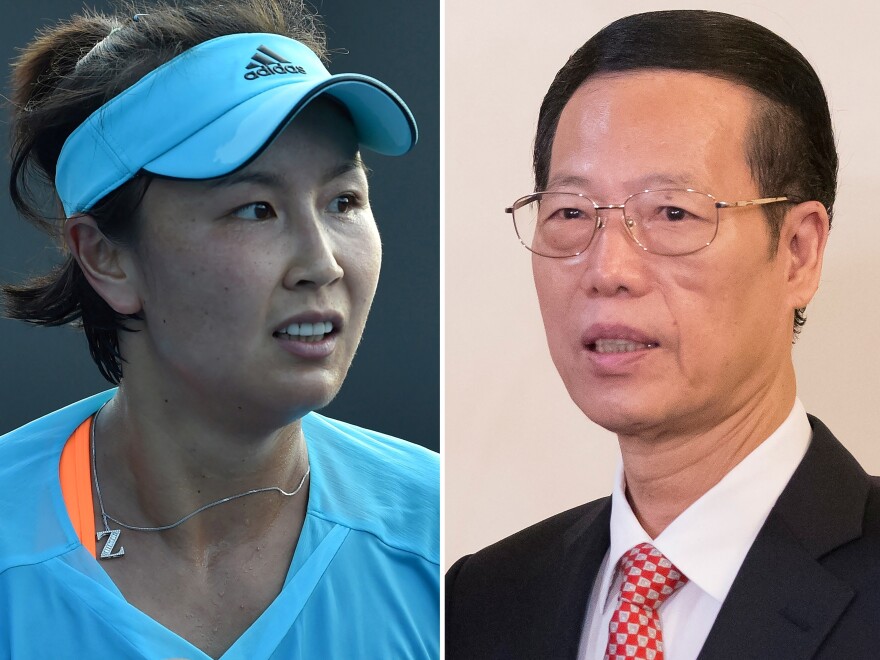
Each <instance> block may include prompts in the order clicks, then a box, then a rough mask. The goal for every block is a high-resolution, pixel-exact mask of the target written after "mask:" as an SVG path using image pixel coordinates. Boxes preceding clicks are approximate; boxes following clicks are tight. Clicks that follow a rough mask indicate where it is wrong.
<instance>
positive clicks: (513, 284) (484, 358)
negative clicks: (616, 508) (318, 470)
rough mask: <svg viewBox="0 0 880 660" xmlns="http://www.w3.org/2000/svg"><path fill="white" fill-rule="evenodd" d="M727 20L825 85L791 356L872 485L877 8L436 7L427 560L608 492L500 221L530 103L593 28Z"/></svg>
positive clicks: (879, 80)
mask: <svg viewBox="0 0 880 660" xmlns="http://www.w3.org/2000/svg"><path fill="white" fill-rule="evenodd" d="M670 8H691V9H714V10H719V11H726V12H730V13H734V14H738V15H740V16H745V17H747V18H750V19H752V20H755V21H757V22H758V23H761V24H762V25H765V26H766V27H768V28H770V29H771V30H773V31H775V32H777V33H778V34H780V35H782V36H783V37H784V38H786V39H787V40H788V41H789V42H790V43H792V44H793V45H794V46H795V47H796V48H798V49H799V50H801V51H802V52H803V53H804V54H805V55H806V56H807V58H808V59H809V60H810V62H811V63H812V64H813V66H814V67H815V68H816V70H817V72H818V74H819V77H820V78H821V79H822V81H823V83H824V84H825V88H826V92H827V93H828V96H829V99H830V102H831V107H832V113H833V116H834V123H835V128H836V131H837V140H838V145H839V152H840V160H841V165H840V188H839V195H838V202H837V204H836V212H835V218H834V227H833V230H832V232H831V240H830V242H829V246H828V251H827V256H826V262H825V270H824V274H823V278H822V280H823V281H822V285H821V288H820V291H819V294H818V296H817V298H816V299H814V301H813V303H812V304H811V305H810V307H809V309H808V312H807V315H808V317H809V322H808V323H807V326H806V328H805V329H804V332H803V335H802V337H801V339H800V340H799V341H798V343H797V345H796V347H795V362H796V366H797V372H798V379H799V384H798V385H799V387H798V389H799V395H800V397H801V399H803V401H804V403H805V405H806V407H807V410H809V411H810V412H812V413H813V414H815V415H817V416H819V417H821V418H822V420H823V421H824V422H825V423H826V424H828V425H829V426H830V428H831V429H832V430H833V431H834V433H835V434H836V435H837V436H838V438H839V439H840V440H842V441H843V442H844V444H846V446H847V447H848V448H849V449H850V450H851V451H852V452H853V453H854V454H855V455H856V457H857V458H858V459H859V461H860V462H861V463H862V465H863V466H865V468H866V469H867V470H868V471H869V472H872V473H874V474H878V473H880V391H878V373H880V350H878V348H877V334H878V327H880V312H878V302H880V260H878V255H880V157H878V153H880V37H878V34H877V26H878V24H880V9H878V8H877V7H876V6H874V5H873V4H871V3H865V2H861V1H856V0H843V1H840V2H799V1H797V0H770V1H769V2H767V3H758V2H735V1H723V0H714V1H704V2H700V3H697V2H679V3H666V4H663V3H659V2H657V1H656V0H655V1H650V0H641V1H639V0H622V1H619V2H596V1H595V0H549V1H545V2H537V1H536V0H488V1H481V2H472V1H471V0H446V38H445V48H446V74H445V77H446V102H445V112H446V114H445V135H446V142H445V145H446V158H445V163H446V165H445V175H446V195H445V199H446V211H445V219H446V220H445V221H446V230H445V231H446V236H445V238H446V243H445V309H446V315H445V332H446V339H445V395H446V407H445V445H444V447H445V449H444V453H445V488H446V490H445V503H446V508H445V531H446V537H445V538H446V543H445V551H446V554H445V564H446V565H447V566H448V565H449V564H451V563H452V562H453V561H455V559H457V558H458V557H459V556H461V555H462V554H464V553H468V552H473V551H475V550H478V549H479V548H481V547H483V546H485V545H487V544H489V543H492V542H494V541H496V540H498V539H500V538H502V537H504V536H506V535H508V534H510V533H512V532H514V531H516V530H518V529H521V528H523V527H525V526H527V525H529V524H531V523H533V522H537V521H539V520H541V519H543V518H545V517H547V516H550V515H552V514H553V513H556V512H559V511H562V510H564V509H567V508H570V507H572V506H575V505H577V504H580V503H583V502H586V501H589V500H591V499H594V498H597V497H601V496H603V495H606V494H608V492H609V491H610V484H611V478H612V473H613V471H614V465H615V463H616V461H617V455H618V454H617V447H616V440H615V438H614V437H613V436H612V435H611V434H609V433H608V432H606V431H604V430H602V429H600V428H598V427H596V426H595V425H593V424H592V423H591V422H589V421H588V420H587V419H586V418H585V417H584V416H583V415H582V414H581V413H580V411H579V410H578V409H577V408H576V407H575V406H574V404H572V403H571V401H570V399H569V398H568V395H567V393H566V391H565V389H564V388H563V386H562V384H561V382H560V380H559V378H558V376H557V374H556V372H555V370H554V368H553V365H552V364H551V362H550V358H549V355H548V352H547V348H546V345H545V341H544V334H543V328H542V326H541V321H540V318H539V313H538V307H537V302H536V299H535V293H534V288H533V286H532V281H531V270H530V260H529V255H528V253H527V252H526V250H525V249H523V248H522V247H521V246H520V245H519V243H518V242H517V241H516V238H515V236H514V233H513V229H512V226H511V223H510V219H509V216H507V215H506V214H504V213H503V212H502V208H503V207H504V206H506V205H508V204H509V203H510V202H512V201H513V200H514V199H515V198H516V197H519V196H521V195H524V194H526V193H528V192H530V191H531V190H533V182H532V175H531V169H530V163H531V145H532V139H533V136H534V129H535V122H536V118H537V113H538V107H539V105H540V102H541V99H542V98H543V95H544V93H545V92H546V90H547V87H548V86H549V84H550V82H551V80H552V79H553V76H554V75H555V73H556V71H557V70H558V69H559V68H560V67H561V66H562V64H563V63H564V62H565V60H566V58H567V57H568V55H569V54H570V53H571V52H573V51H574V50H575V49H576V48H577V47H579V46H580V45H581V44H582V43H583V42H584V41H586V39H587V38H588V37H589V36H590V35H592V34H593V33H595V32H596V31H597V30H598V29H600V28H601V27H603V26H604V25H606V24H608V23H610V22H611V21H613V20H614V19H616V18H619V17H621V16H624V15H628V14H632V13H637V12H639V11H648V10H654V9H670Z"/></svg>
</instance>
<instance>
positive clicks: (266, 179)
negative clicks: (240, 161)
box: [205, 170, 284, 188]
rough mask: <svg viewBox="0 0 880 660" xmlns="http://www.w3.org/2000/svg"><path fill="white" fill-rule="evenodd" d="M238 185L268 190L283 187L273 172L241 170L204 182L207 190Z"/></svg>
mask: <svg viewBox="0 0 880 660" xmlns="http://www.w3.org/2000/svg"><path fill="white" fill-rule="evenodd" d="M239 183H252V184H258V185H262V186H267V187H269V188H281V187H283V186H284V182H283V181H282V180H281V177H279V176H278V175H277V174H276V173H275V172H264V171H261V170H243V171H240V172H233V173H232V174H228V175H226V176H221V177H218V178H216V179H209V180H207V181H205V184H206V185H207V186H208V187H209V188H221V187H222V188H226V187H229V186H234V185H237V184H239Z"/></svg>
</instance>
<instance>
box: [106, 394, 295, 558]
mask: <svg viewBox="0 0 880 660" xmlns="http://www.w3.org/2000/svg"><path fill="white" fill-rule="evenodd" d="M106 405H107V404H106V403H105V404H104V406H106ZM104 406H101V408H99V409H98V412H97V413H95V417H94V418H93V419H92V427H91V429H90V431H91V433H90V434H89V435H90V437H89V444H90V445H91V450H92V451H91V453H92V475H94V479H95V494H96V495H97V496H98V507H99V508H100V509H101V520H102V521H103V523H104V529H103V530H102V531H100V532H98V533H97V534H96V537H97V540H98V541H101V540H103V539H104V538H105V537H107V540H106V541H105V542H104V547H103V548H102V549H101V554H100V558H101V559H115V558H116V557H122V556H123V555H124V554H125V548H123V547H122V546H119V550H116V551H115V552H114V548H115V547H116V543H117V542H118V541H119V534H120V533H121V531H122V530H119V529H110V521H113V522H114V523H116V524H117V525H119V526H120V527H124V528H125V529H130V530H132V531H135V532H164V531H166V530H169V529H174V528H175V527H178V526H180V525H182V524H183V523H185V522H186V521H187V520H189V519H190V518H192V517H193V516H197V515H198V514H200V513H201V512H202V511H207V510H208V509H211V508H213V507H215V506H220V505H221V504H226V502H231V501H232V500H237V499H238V498H240V497H247V496H248V495H256V494H257V493H268V492H269V491H275V492H277V493H281V494H282V495H283V496H284V497H293V496H294V495H296V494H297V493H298V492H299V491H300V490H301V489H302V487H303V485H304V484H305V482H306V479H307V478H308V476H309V474H310V473H311V471H312V468H311V467H308V468H306V471H305V474H303V477H302V479H300V482H299V485H298V486H297V487H296V488H294V489H293V490H292V491H290V492H287V491H286V490H284V489H283V488H279V487H278V486H266V487H265V488H254V489H252V490H248V491H245V492H243V493H238V494H237V495H230V496H229V497H224V498H223V499H220V500H217V501H216V502H209V503H208V504H205V505H204V506H200V507H199V508H198V509H196V510H195V511H193V512H191V513H188V514H186V515H185V516H184V517H183V518H181V519H180V520H178V521H176V522H173V523H171V524H169V525H161V526H159V527H138V526H137V525H129V524H127V523H124V522H122V521H121V520H119V519H118V518H114V517H113V516H111V515H110V514H109V513H107V511H105V510H104V498H103V497H101V485H100V483H99V482H98V465H97V461H96V460H95V426H96V422H97V421H98V414H99V413H100V412H101V410H103V408H104Z"/></svg>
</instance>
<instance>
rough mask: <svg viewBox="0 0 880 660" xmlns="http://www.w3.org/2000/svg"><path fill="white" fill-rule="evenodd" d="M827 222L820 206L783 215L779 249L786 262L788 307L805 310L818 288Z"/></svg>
mask: <svg viewBox="0 0 880 660" xmlns="http://www.w3.org/2000/svg"><path fill="white" fill-rule="evenodd" d="M829 231H830V220H829V218H828V211H827V210H826V209H825V207H824V206H823V205H822V204H821V202H817V201H810V202H803V203H801V204H798V205H797V206H795V207H794V208H793V209H791V210H790V211H789V212H788V214H787V215H786V218H785V222H784V223H783V226H782V231H781V233H780V237H779V239H780V241H779V243H780V244H779V249H780V251H781V252H782V257H783V258H784V260H785V266H786V282H787V284H788V295H789V302H790V305H791V307H792V308H793V309H794V308H799V307H806V306H807V303H809V302H810V300H812V298H813V295H814V294H815V293H816V289H818V288H819V278H820V277H821V275H822V260H823V259H824V257H825V245H826V244H827V243H828V232H829Z"/></svg>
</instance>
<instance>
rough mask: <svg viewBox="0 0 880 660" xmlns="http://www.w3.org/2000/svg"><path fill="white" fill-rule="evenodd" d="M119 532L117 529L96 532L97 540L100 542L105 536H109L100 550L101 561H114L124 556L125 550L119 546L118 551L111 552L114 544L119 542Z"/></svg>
mask: <svg viewBox="0 0 880 660" xmlns="http://www.w3.org/2000/svg"><path fill="white" fill-rule="evenodd" d="M119 532H120V530H118V529H105V530H104V531H102V532H98V534H97V536H98V540H99V541H100V540H101V539H103V538H104V537H105V536H109V537H110V538H109V539H107V540H106V541H105V542H104V548H103V549H102V550H101V559H115V558H116V557H121V556H122V555H124V554H125V548H123V547H122V546H119V550H118V551H117V552H113V548H115V547H116V542H117V541H118V540H119Z"/></svg>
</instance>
